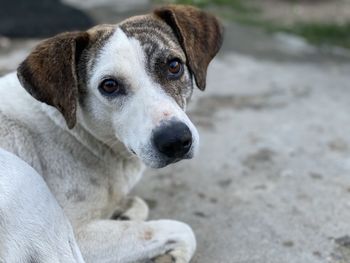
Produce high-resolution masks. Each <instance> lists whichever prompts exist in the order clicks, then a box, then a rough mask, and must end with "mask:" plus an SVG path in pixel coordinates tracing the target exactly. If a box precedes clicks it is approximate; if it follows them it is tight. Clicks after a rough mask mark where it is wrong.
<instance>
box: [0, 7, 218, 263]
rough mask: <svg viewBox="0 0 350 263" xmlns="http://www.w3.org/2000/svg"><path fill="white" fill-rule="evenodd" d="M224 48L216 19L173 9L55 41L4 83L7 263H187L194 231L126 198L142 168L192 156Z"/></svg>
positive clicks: (3, 256)
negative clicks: (202, 99)
mask: <svg viewBox="0 0 350 263" xmlns="http://www.w3.org/2000/svg"><path fill="white" fill-rule="evenodd" d="M221 43H222V27H221V25H220V23H219V22H218V20H217V19H216V18H215V17H214V16H212V15H210V14H207V13H205V12H203V11H200V10H198V9H196V8H193V7H189V6H167V7H162V8H159V9H156V10H155V11H154V12H153V13H152V14H148V15H143V16H137V17H132V18H130V19H127V20H125V21H123V22H122V23H120V24H117V25H100V26H97V27H94V28H92V29H90V30H88V31H86V32H71V33H63V34H60V35H57V36H55V37H52V38H50V39H47V40H45V41H43V42H41V43H40V44H39V45H38V46H37V47H36V48H35V49H34V50H33V52H32V53H31V54H30V55H29V56H28V57H27V58H26V59H25V61H24V62H23V63H22V64H21V65H20V66H19V68H18V71H17V75H16V73H12V74H9V75H7V76H4V77H3V78H1V79H0V123H1V126H0V147H1V148H2V149H4V150H0V262H6V263H18V262H30V263H34V262H36V263H39V262H65V263H69V262H84V260H85V261H86V262H94V263H100V262H178V263H181V262H189V261H190V260H191V257H192V256H193V253H194V251H195V248H196V240H195V237H194V234H193V232H192V230H191V228H190V227H189V226H187V225H186V224H184V223H181V222H177V221H171V220H157V221H145V220H146V219H147V216H148V207H147V205H146V204H145V202H144V201H142V200H141V199H140V198H138V197H133V198H130V197H127V194H128V193H129V191H130V189H131V188H132V187H133V186H134V185H135V184H136V183H137V181H138V180H139V179H140V177H141V175H142V172H143V170H144V164H146V165H147V166H150V167H156V168H160V167H164V166H166V165H168V164H171V163H174V162H177V161H179V160H181V159H188V158H192V157H193V155H194V153H195V152H196V149H197V147H198V142H199V139H198V133H197V130H196V128H195V127H194V125H193V124H192V122H191V121H190V120H189V118H188V117H187V115H186V114H185V108H186V103H187V101H188V100H189V98H190V97H191V94H192V90H193V86H194V85H195V84H194V81H193V79H194V80H195V83H196V85H197V86H198V87H199V88H200V89H201V90H204V88H205V80H206V71H207V67H208V64H209V62H210V61H211V60H212V58H213V57H214V56H215V55H216V53H217V52H218V50H219V48H220V46H221ZM17 76H18V77H17ZM22 160H23V161H22ZM143 163H144V164H143ZM80 251H81V252H80Z"/></svg>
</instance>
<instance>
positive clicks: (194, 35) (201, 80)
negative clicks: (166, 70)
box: [154, 5, 223, 90]
mask: <svg viewBox="0 0 350 263" xmlns="http://www.w3.org/2000/svg"><path fill="white" fill-rule="evenodd" d="M154 13H155V15H156V16H158V17H160V18H161V19H162V20H163V21H164V22H166V23H167V24H168V25H169V26H170V27H171V28H172V29H173V30H174V32H175V34H176V36H177V38H178V39H179V41H180V44H181V46H182V48H183V49H184V51H185V53H186V57H187V63H188V66H189V68H190V70H191V71H192V73H193V74H194V77H195V80H196V83H197V86H198V87H199V88H200V89H201V90H204V89H205V85H206V76H207V68H208V65H209V63H210V61H211V60H212V59H213V58H214V56H215V55H216V53H217V52H218V51H219V49H220V47H221V45H222V41H223V27H222V25H221V24H220V22H219V21H218V19H217V18H216V17H214V16H213V15H211V14H208V13H206V12H204V11H201V10H199V9H197V8H195V7H192V6H184V5H169V6H165V7H161V8H158V9H156V10H155V11H154Z"/></svg>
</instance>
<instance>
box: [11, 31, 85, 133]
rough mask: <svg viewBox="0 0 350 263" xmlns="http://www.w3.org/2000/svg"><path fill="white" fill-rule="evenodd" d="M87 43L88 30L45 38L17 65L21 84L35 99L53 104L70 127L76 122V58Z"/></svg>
mask: <svg viewBox="0 0 350 263" xmlns="http://www.w3.org/2000/svg"><path fill="white" fill-rule="evenodd" d="M88 43H89V34H88V33H87V32H69V33H63V34H59V35H57V36H55V37H52V38H49V39H47V40H44V41H43V42H41V43H39V45H38V46H37V47H36V48H35V49H34V50H33V51H32V53H30V54H29V56H28V57H27V58H26V59H25V60H24V61H23V62H22V63H21V65H20V66H19V67H18V69H17V75H18V78H19V80H20V82H21V84H22V86H23V87H24V88H25V89H26V90H27V91H28V92H29V93H30V94H31V95H32V96H33V97H34V98H36V99H37V100H39V101H41V102H44V103H46V104H48V105H51V106H54V107H56V108H57V109H58V110H59V111H60V112H61V113H62V115H63V116H64V118H65V120H66V122H67V125H68V127H69V128H70V129H71V128H73V127H74V125H75V123H76V108H77V97H78V79H77V73H76V67H77V61H78V60H79V57H80V55H81V53H82V51H83V50H84V49H85V48H86V47H87V45H88Z"/></svg>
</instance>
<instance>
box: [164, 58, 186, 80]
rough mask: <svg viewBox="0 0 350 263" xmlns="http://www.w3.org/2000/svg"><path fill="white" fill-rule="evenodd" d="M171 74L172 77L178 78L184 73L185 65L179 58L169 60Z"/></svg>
mask: <svg viewBox="0 0 350 263" xmlns="http://www.w3.org/2000/svg"><path fill="white" fill-rule="evenodd" d="M168 71H169V76H170V77H172V78H178V77H180V76H181V75H182V73H183V66H182V64H181V62H180V60H178V59H173V60H170V61H169V62H168Z"/></svg>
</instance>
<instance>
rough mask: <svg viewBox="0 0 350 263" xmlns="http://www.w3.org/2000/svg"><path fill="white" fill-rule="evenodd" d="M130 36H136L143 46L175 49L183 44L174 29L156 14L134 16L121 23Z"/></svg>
mask: <svg viewBox="0 0 350 263" xmlns="http://www.w3.org/2000/svg"><path fill="white" fill-rule="evenodd" d="M119 27H120V28H121V29H122V30H123V31H124V33H125V34H126V35H127V36H128V37H132V38H136V39H137V40H139V41H140V44H141V45H142V46H150V45H154V46H155V47H157V48H167V49H174V50H176V51H178V49H181V46H180V44H179V42H178V39H177V38H176V36H175V34H174V32H173V30H172V28H171V27H169V26H168V25H167V24H166V23H165V22H164V21H163V20H161V19H159V18H157V17H156V16H154V15H142V16H134V17H131V18H129V19H127V20H125V21H123V22H122V23H121V24H119Z"/></svg>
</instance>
